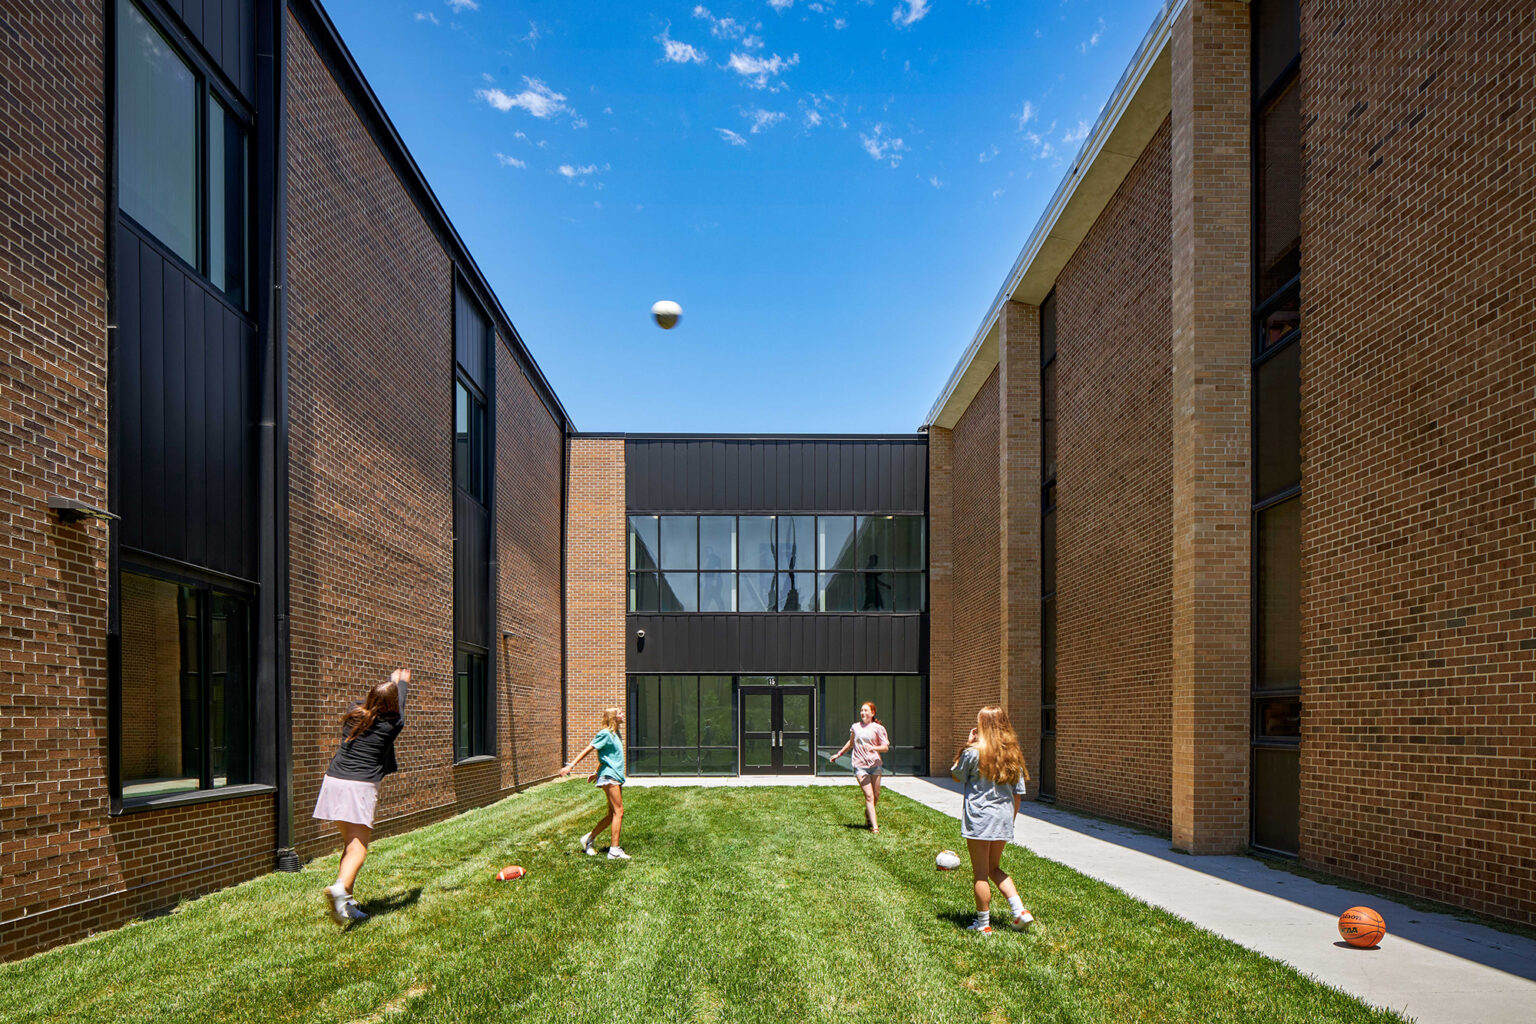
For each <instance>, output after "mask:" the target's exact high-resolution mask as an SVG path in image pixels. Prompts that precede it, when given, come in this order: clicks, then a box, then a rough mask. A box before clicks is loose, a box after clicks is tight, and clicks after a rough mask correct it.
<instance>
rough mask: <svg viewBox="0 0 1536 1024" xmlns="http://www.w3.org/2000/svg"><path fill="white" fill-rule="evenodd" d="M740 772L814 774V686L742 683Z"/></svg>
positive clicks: (750, 773) (740, 695)
mask: <svg viewBox="0 0 1536 1024" xmlns="http://www.w3.org/2000/svg"><path fill="white" fill-rule="evenodd" d="M738 696H739V697H740V701H741V705H740V706H741V728H740V729H739V730H737V735H738V736H739V737H740V742H741V774H743V775H811V774H813V773H814V772H815V771H816V754H815V750H816V745H815V735H816V728H815V719H816V716H815V708H816V688H815V687H814V686H743V687H742V688H741V689H740V691H739V693H738Z"/></svg>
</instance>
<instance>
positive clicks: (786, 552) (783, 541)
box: [779, 516, 816, 572]
mask: <svg viewBox="0 0 1536 1024" xmlns="http://www.w3.org/2000/svg"><path fill="white" fill-rule="evenodd" d="M815 568H816V517H815V516H779V571H780V572H796V571H799V572H804V571H805V570H807V569H815Z"/></svg>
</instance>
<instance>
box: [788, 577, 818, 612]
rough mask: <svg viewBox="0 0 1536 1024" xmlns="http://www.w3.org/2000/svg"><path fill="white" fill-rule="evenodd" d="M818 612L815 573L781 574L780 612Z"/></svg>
mask: <svg viewBox="0 0 1536 1024" xmlns="http://www.w3.org/2000/svg"><path fill="white" fill-rule="evenodd" d="M815 610H816V574H815V573H814V572H781V573H779V611H781V612H813V611H815Z"/></svg>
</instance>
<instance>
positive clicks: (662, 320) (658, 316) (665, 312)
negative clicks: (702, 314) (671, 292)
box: [651, 299, 683, 331]
mask: <svg viewBox="0 0 1536 1024" xmlns="http://www.w3.org/2000/svg"><path fill="white" fill-rule="evenodd" d="M651 318H652V319H653V320H655V321H656V326H657V327H660V328H661V329H662V330H664V331H670V330H671V329H672V328H674V327H676V326H677V322H678V321H679V320H681V319H682V318H683V307H682V306H679V305H678V304H677V303H675V302H673V301H672V300H671V299H662V300H661V301H660V302H658V303H656V305H654V306H652V307H651Z"/></svg>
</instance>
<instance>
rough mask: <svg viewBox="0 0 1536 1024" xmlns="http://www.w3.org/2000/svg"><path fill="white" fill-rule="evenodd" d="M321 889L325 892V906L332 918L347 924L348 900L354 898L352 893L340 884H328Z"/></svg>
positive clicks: (339, 922) (338, 922)
mask: <svg viewBox="0 0 1536 1024" xmlns="http://www.w3.org/2000/svg"><path fill="white" fill-rule="evenodd" d="M321 891H322V892H324V893H325V906H326V909H327V910H329V911H330V913H331V920H332V921H335V922H336V923H337V924H346V923H347V921H348V918H347V901H348V900H350V899H351V898H352V896H351V894H350V893H348V892H347V890H346V889H344V888H342V887H341V886H339V885H328V886H326V887H325V888H324V889H323V890H321Z"/></svg>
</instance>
